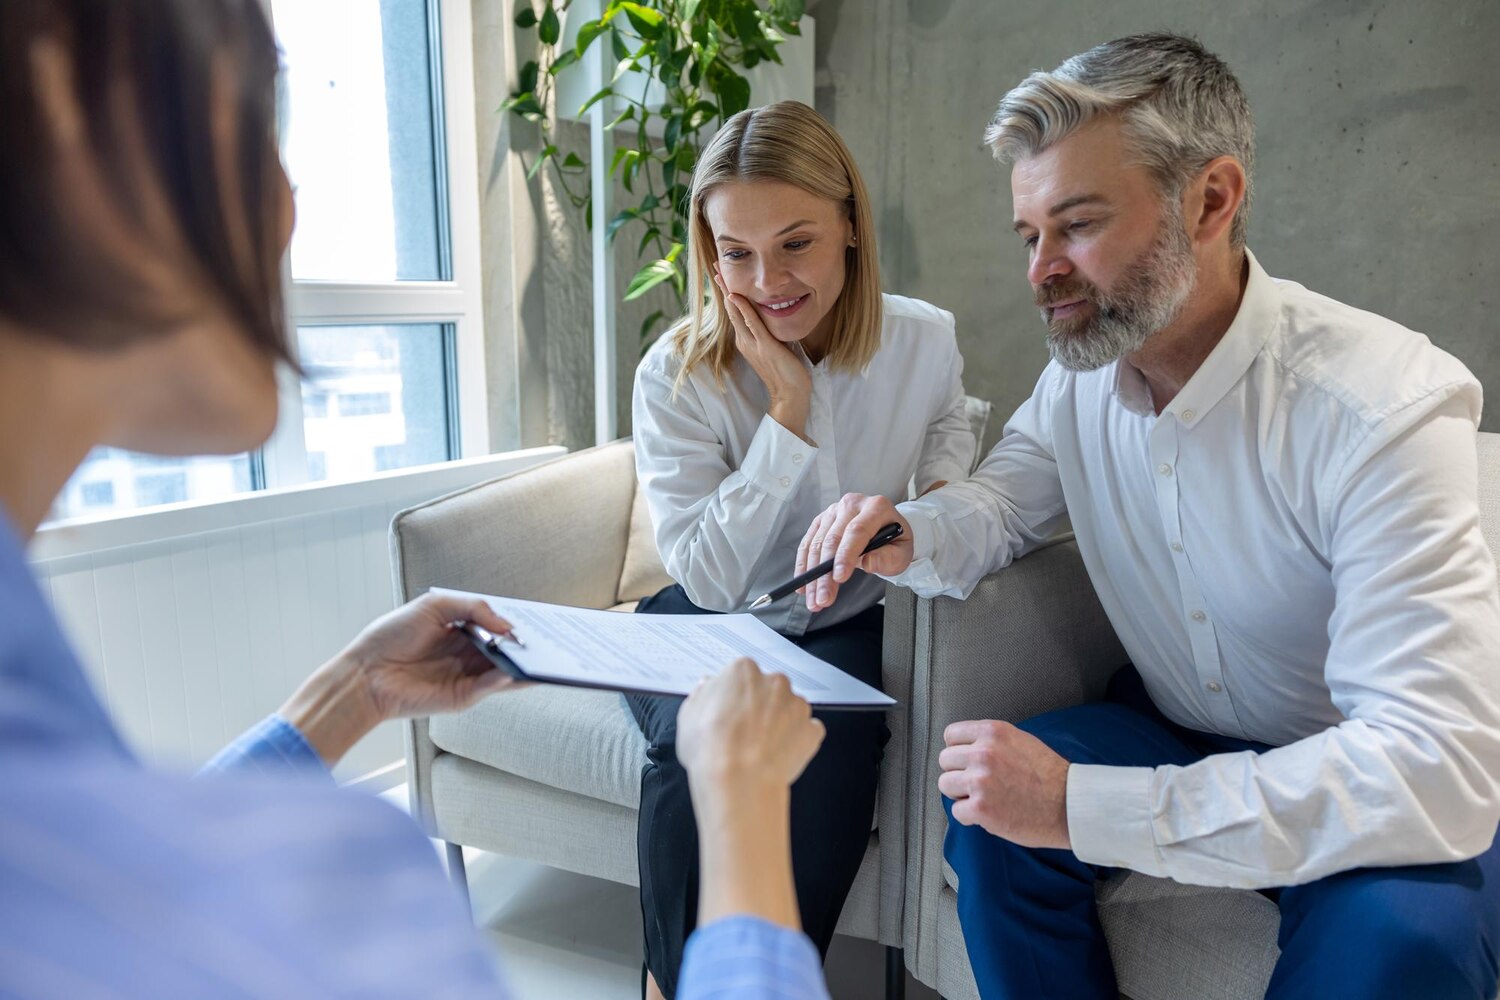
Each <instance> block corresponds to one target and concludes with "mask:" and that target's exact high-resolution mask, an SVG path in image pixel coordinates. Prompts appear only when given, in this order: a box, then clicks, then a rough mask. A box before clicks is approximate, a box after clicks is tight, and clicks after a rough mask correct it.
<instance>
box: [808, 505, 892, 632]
mask: <svg viewBox="0 0 1500 1000" xmlns="http://www.w3.org/2000/svg"><path fill="white" fill-rule="evenodd" d="M892 523H895V524H899V525H901V534H900V535H899V536H897V538H896V539H895V540H894V541H893V542H891V543H890V544H889V545H884V546H882V547H880V548H878V549H876V550H875V551H873V552H868V553H865V554H864V555H863V556H861V555H860V553H861V552H864V549H865V546H866V545H868V544H870V539H871V538H874V537H875V533H876V532H878V531H879V530H880V529H881V528H883V527H885V526H886V525H887V524H892ZM912 556H913V549H912V541H911V523H910V522H908V521H907V520H906V518H904V517H902V516H901V514H900V512H899V511H897V510H896V505H895V504H893V503H891V502H890V500H888V499H887V498H885V497H882V496H873V497H867V496H863V495H861V494H859V493H846V494H845V495H844V497H843V499H841V500H839V501H838V502H837V503H834V504H832V505H831V506H829V508H828V509H827V510H825V511H823V513H821V514H819V515H818V516H817V517H816V518H814V519H813V523H812V524H811V525H809V526H808V529H807V533H806V534H805V535H803V536H802V542H801V544H799V545H798V546H797V573H798V574H801V573H802V572H803V571H805V570H806V569H807V568H808V567H809V566H816V565H817V564H818V563H821V562H826V561H828V560H829V559H832V560H833V561H834V565H833V572H832V573H829V574H827V575H825V576H821V577H819V578H818V579H816V580H814V581H813V582H812V583H809V584H808V585H807V586H806V587H804V588H803V589H802V593H803V594H804V595H805V596H806V598H807V608H808V610H809V611H821V610H822V609H824V608H827V607H830V606H832V604H833V601H834V598H836V597H837V596H838V593H839V584H841V583H846V582H847V581H848V579H849V577H851V576H853V575H854V571H855V570H856V569H862V570H864V571H865V572H866V573H879V574H881V575H883V576H894V575H895V574H897V573H901V572H904V571H905V570H906V568H907V567H908V566H910V565H911V561H912Z"/></svg>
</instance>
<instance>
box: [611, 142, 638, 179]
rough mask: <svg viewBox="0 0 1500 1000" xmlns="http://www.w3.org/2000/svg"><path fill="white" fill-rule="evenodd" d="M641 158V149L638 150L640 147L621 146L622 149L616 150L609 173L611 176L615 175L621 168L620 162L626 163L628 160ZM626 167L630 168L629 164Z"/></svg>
mask: <svg viewBox="0 0 1500 1000" xmlns="http://www.w3.org/2000/svg"><path fill="white" fill-rule="evenodd" d="M640 158H641V151H640V150H638V149H631V148H629V147H621V148H620V149H617V150H615V158H614V160H613V162H611V163H610V165H609V175H610V176H611V177H613V176H614V175H615V173H616V172H617V171H618V170H619V169H620V164H621V163H624V162H625V161H626V160H630V161H632V162H633V161H635V160H639V159H640ZM626 169H627V170H628V169H629V166H628V165H627V167H626Z"/></svg>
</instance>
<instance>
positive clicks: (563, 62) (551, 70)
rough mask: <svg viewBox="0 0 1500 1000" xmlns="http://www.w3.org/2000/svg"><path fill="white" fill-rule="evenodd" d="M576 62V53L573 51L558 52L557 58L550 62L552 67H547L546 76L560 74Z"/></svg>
mask: <svg viewBox="0 0 1500 1000" xmlns="http://www.w3.org/2000/svg"><path fill="white" fill-rule="evenodd" d="M577 61H578V53H577V52H576V51H574V50H573V49H568V50H567V51H566V52H560V53H558V56H557V58H556V59H554V60H552V65H551V66H548V67H547V75H549V76H556V75H557V74H558V73H561V72H562V71H563V70H565V69H567V68H568V67H569V66H571V65H573V64H574V63H576V62H577Z"/></svg>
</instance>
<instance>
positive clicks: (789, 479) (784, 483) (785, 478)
mask: <svg viewBox="0 0 1500 1000" xmlns="http://www.w3.org/2000/svg"><path fill="white" fill-rule="evenodd" d="M781 485H782V486H790V485H792V477H791V476H782V477H781Z"/></svg>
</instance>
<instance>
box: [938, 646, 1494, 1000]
mask: <svg viewBox="0 0 1500 1000" xmlns="http://www.w3.org/2000/svg"><path fill="white" fill-rule="evenodd" d="M1021 728H1022V729H1024V730H1026V731H1028V732H1030V733H1032V734H1033V735H1035V736H1036V737H1037V738H1038V739H1040V740H1042V742H1044V743H1046V744H1047V745H1048V746H1050V747H1051V748H1052V749H1053V750H1055V751H1057V752H1058V753H1059V754H1061V755H1062V756H1063V757H1065V758H1066V759H1067V760H1069V761H1070V762H1073V763H1080V764H1110V765H1118V766H1127V767H1129V766H1136V767H1156V766H1159V765H1162V764H1177V765H1187V764H1192V763H1194V762H1196V761H1198V760H1201V759H1203V758H1204V757H1206V756H1209V755H1211V754H1216V753H1228V752H1235V751H1241V750H1252V751H1255V752H1263V751H1265V750H1267V749H1269V748H1268V747H1266V746H1264V745H1263V744H1258V743H1249V742H1246V741H1244V740H1236V739H1231V738H1229V737H1223V736H1215V735H1212V734H1208V733H1201V732H1197V731H1195V730H1191V729H1186V728H1183V727H1182V726H1178V725H1176V724H1174V723H1173V722H1171V721H1170V720H1168V719H1167V718H1166V717H1165V716H1163V715H1162V714H1161V713H1160V712H1158V711H1157V710H1156V707H1155V706H1154V705H1153V704H1152V703H1151V700H1150V698H1149V697H1148V696H1147V695H1146V691H1145V687H1144V686H1143V685H1142V683H1141V680H1140V677H1139V676H1138V675H1137V674H1136V672H1135V670H1134V669H1133V668H1129V667H1127V668H1125V669H1123V670H1121V671H1120V672H1119V673H1118V674H1117V675H1116V676H1115V677H1114V679H1113V680H1112V681H1111V682H1110V690H1109V695H1108V701H1105V702H1094V703H1091V704H1087V705H1080V706H1077V707H1074V708H1065V709H1061V710H1059V711H1056V712H1048V713H1047V714H1045V715H1039V716H1037V717H1036V718H1034V719H1031V720H1029V721H1028V722H1025V723H1023V724H1022V725H1021ZM944 807H945V808H946V809H947V810H948V813H949V816H948V820H949V822H948V833H947V839H946V841H945V843H944V855H945V856H946V857H947V859H948V863H949V864H951V865H952V866H953V870H954V872H955V873H957V875H958V879H959V893H958V917H959V922H960V924H961V925H962V926H963V932H964V942H965V945H966V946H967V948H968V952H969V962H970V964H971V965H972V966H973V968H974V978H975V979H976V980H977V982H978V984H979V994H980V996H982V997H984V998H985V1000H1039V998H1046V997H1058V998H1067V1000H1086V998H1092V997H1098V998H1107V1000H1115V998H1116V996H1117V995H1118V994H1117V992H1116V987H1115V974H1114V967H1113V965H1112V964H1111V962H1110V958H1109V949H1108V948H1107V947H1106V945H1105V940H1104V932H1103V930H1102V928H1101V926H1100V923H1099V915H1098V912H1097V909H1096V907H1095V903H1094V882H1095V880H1096V879H1098V878H1100V877H1102V876H1104V875H1107V874H1109V873H1111V872H1112V871H1113V869H1110V868H1105V867H1102V866H1094V865H1090V864H1086V863H1084V862H1082V861H1079V860H1078V858H1076V857H1075V856H1074V855H1073V853H1072V852H1071V851H1063V850H1040V849H1031V848H1025V847H1018V846H1016V845H1014V844H1011V843H1009V842H1008V841H1005V840H1002V839H1000V838H999V837H996V836H993V835H991V834H989V833H986V832H985V831H984V830H982V829H980V828H979V827H977V826H962V825H960V824H958V823H956V822H954V821H953V816H952V803H951V802H949V801H948V800H946V799H945V800H944ZM1266 895H1268V896H1270V897H1271V898H1272V899H1274V900H1276V902H1277V903H1278V904H1279V905H1280V907H1281V931H1280V935H1279V943H1280V945H1281V957H1280V959H1279V960H1278V961H1277V963H1276V969H1275V972H1274V973H1273V974H1272V976H1271V983H1270V986H1269V988H1268V989H1267V991H1266V996H1267V997H1269V998H1274V1000H1293V998H1296V1000H1314V998H1316V1000H1341V998H1346V997H1347V998H1349V1000H1355V998H1358V1000H1383V998H1390V1000H1415V998H1418V997H1420V998H1422V1000H1449V998H1452V1000H1458V998H1466V1000H1494V997H1495V992H1496V978H1497V974H1496V945H1497V943H1500V850H1497V848H1496V847H1494V846H1491V848H1490V849H1489V850H1488V851H1487V852H1485V853H1484V854H1482V855H1480V856H1479V857H1477V858H1475V859H1473V860H1471V861H1463V862H1459V863H1456V864H1439V865H1421V866H1413V867H1407V868H1362V869H1355V870H1352V871H1347V872H1341V873H1339V874H1337V875H1331V876H1329V877H1328V878H1325V879H1321V880H1319V881H1317V882H1311V883H1308V884H1306V885H1299V886H1291V887H1288V888H1284V889H1277V890H1271V891H1268V892H1267V893H1266Z"/></svg>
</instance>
